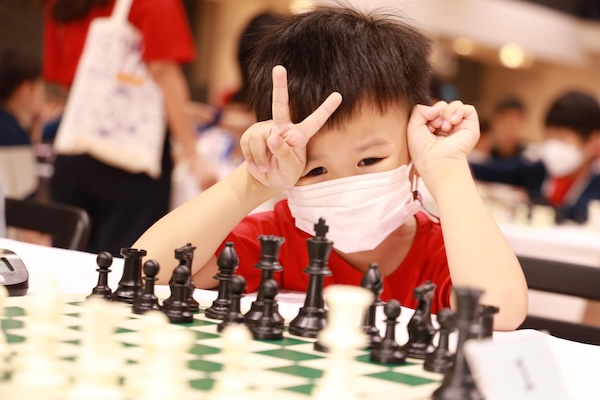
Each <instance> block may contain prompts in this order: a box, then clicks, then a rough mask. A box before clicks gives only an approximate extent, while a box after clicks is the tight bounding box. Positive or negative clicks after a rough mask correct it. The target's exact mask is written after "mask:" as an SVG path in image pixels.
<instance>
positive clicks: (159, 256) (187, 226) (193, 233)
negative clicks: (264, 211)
mask: <svg viewBox="0 0 600 400" xmlns="http://www.w3.org/2000/svg"><path fill="white" fill-rule="evenodd" d="M276 194H277V193H274V192H273V191H271V190H268V189H266V188H264V187H263V186H261V185H260V184H259V183H257V182H256V181H255V180H254V179H253V178H252V177H251V176H250V174H248V172H247V170H246V165H245V164H242V165H241V166H240V167H238V168H237V169H236V170H235V171H234V172H233V173H232V174H231V175H229V176H228V177H226V178H225V179H223V180H222V181H220V182H219V183H217V184H216V185H214V186H212V187H211V188H209V189H207V190H205V191H203V192H202V193H201V194H200V195H198V196H197V197H195V198H194V199H192V200H190V201H189V202H187V203H185V204H183V205H182V206H180V207H178V208H177V209H175V210H173V211H171V212H170V213H169V214H167V215H166V216H164V217H163V218H161V219H160V220H159V221H157V222H156V223H155V224H154V225H153V226H152V227H151V228H150V229H148V230H147V231H146V232H145V233H144V234H143V235H142V236H141V237H140V238H139V239H138V240H137V241H136V242H135V244H134V245H133V247H135V248H140V249H144V250H146V251H147V252H148V255H147V257H146V259H155V260H157V261H158V262H159V264H160V267H161V272H160V274H159V281H158V283H159V284H166V283H167V282H168V280H169V278H170V276H171V272H172V271H173V269H174V268H175V267H176V266H177V262H176V260H175V259H174V253H173V251H174V249H176V248H178V247H181V246H184V245H185V244H186V243H192V244H193V245H195V246H196V247H197V249H196V251H195V253H194V265H193V271H192V273H195V272H197V271H198V270H199V269H200V268H202V267H203V266H204V265H205V264H206V263H207V262H208V261H209V260H210V259H211V257H212V256H213V255H214V253H215V251H216V249H217V248H218V246H219V245H220V244H221V242H222V241H223V240H224V239H225V237H226V236H227V235H228V234H229V233H230V232H231V231H232V230H233V228H234V227H235V226H236V225H237V224H238V223H239V222H240V221H241V220H242V219H243V218H244V217H245V216H246V215H248V213H249V212H250V211H252V210H253V209H254V208H256V207H257V206H259V205H260V204H262V203H264V202H265V201H267V200H268V199H270V198H272V197H273V196H275V195H276Z"/></svg>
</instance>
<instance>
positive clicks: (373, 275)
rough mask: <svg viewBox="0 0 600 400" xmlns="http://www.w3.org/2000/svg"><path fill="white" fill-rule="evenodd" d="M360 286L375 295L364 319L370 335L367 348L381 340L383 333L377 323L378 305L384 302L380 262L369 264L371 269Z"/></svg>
mask: <svg viewBox="0 0 600 400" xmlns="http://www.w3.org/2000/svg"><path fill="white" fill-rule="evenodd" d="M360 286H362V287H364V288H365V289H368V290H370V291H371V292H372V293H373V294H374V295H375V296H374V298H373V303H371V305H370V306H369V309H368V310H367V312H366V313H365V318H364V320H363V332H364V333H365V334H366V335H367V336H368V337H369V346H368V347H367V348H373V347H374V346H376V345H377V344H378V343H380V342H381V334H380V333H379V329H377V326H376V325H375V324H376V316H377V307H379V306H380V305H382V304H383V303H382V301H381V298H380V296H381V292H383V280H382V279H381V274H380V273H379V264H376V263H373V264H371V265H369V269H368V270H367V272H366V273H365V275H364V276H363V279H362V281H361V282H360Z"/></svg>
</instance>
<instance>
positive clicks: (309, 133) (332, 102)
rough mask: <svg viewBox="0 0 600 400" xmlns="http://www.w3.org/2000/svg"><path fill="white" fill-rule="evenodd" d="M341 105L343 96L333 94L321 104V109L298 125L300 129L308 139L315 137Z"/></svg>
mask: <svg viewBox="0 0 600 400" xmlns="http://www.w3.org/2000/svg"><path fill="white" fill-rule="evenodd" d="M340 104H342V95H341V94H339V93H338V92H333V93H331V94H330V95H329V96H328V97H327V98H326V99H325V101H324V102H323V103H321V105H320V106H319V108H317V109H316V110H315V111H313V113H312V114H310V115H309V116H308V117H306V118H305V119H304V121H302V122H300V123H299V124H298V127H299V128H300V130H301V131H302V132H303V133H304V135H305V136H306V138H307V139H310V138H311V137H313V136H314V135H315V133H317V132H318V131H319V129H321V127H322V126H323V125H325V122H327V120H328V119H329V117H331V115H332V114H333V113H334V112H335V110H337V108H338V107H339V106H340Z"/></svg>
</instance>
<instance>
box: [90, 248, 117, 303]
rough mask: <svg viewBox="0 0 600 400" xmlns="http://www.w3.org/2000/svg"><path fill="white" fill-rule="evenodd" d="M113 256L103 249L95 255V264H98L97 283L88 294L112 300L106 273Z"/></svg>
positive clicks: (108, 270) (108, 271)
mask: <svg viewBox="0 0 600 400" xmlns="http://www.w3.org/2000/svg"><path fill="white" fill-rule="evenodd" d="M112 262H113V257H112V255H111V254H110V253H109V252H108V251H103V252H101V253H100V254H98V257H96V265H98V269H96V271H97V272H98V285H96V287H95V288H93V289H92V294H90V295H89V296H88V298H89V297H92V296H101V297H102V298H103V299H106V300H112V299H113V294H112V290H111V289H110V287H108V274H109V273H110V271H111V270H110V266H111V265H112Z"/></svg>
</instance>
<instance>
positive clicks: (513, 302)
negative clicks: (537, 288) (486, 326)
mask: <svg viewBox="0 0 600 400" xmlns="http://www.w3.org/2000/svg"><path fill="white" fill-rule="evenodd" d="M503 297H504V298H503V299H502V301H500V302H498V303H499V304H500V305H499V308H500V311H499V313H498V315H496V318H495V319H494V330H496V331H514V330H515V329H517V328H519V326H521V324H522V323H523V321H524V320H525V318H526V317H527V311H528V292H527V286H525V288H520V289H517V290H512V291H510V292H508V293H506V294H505V295H504V296H503Z"/></svg>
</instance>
